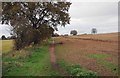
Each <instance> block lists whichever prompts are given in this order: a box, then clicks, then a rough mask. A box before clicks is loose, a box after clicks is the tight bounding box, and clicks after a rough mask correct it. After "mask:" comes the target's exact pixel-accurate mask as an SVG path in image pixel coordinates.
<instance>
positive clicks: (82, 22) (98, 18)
mask: <svg viewBox="0 0 120 78" xmlns="http://www.w3.org/2000/svg"><path fill="white" fill-rule="evenodd" d="M69 11H70V16H71V22H70V23H71V24H70V25H67V26H66V27H59V28H58V30H59V31H57V33H59V34H69V33H70V31H71V30H72V29H75V30H77V31H78V33H79V34H82V33H91V29H92V28H96V29H97V30H98V33H110V32H117V31H118V3H117V2H73V3H72V5H71V8H70V10H69Z"/></svg>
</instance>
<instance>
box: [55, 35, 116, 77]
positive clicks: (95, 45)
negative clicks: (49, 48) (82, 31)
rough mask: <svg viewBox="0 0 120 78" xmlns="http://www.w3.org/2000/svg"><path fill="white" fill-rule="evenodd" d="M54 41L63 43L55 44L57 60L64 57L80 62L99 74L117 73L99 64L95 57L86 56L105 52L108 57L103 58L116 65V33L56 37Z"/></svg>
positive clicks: (71, 61) (68, 60) (75, 62)
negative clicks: (60, 44)
mask: <svg viewBox="0 0 120 78" xmlns="http://www.w3.org/2000/svg"><path fill="white" fill-rule="evenodd" d="M100 36H101V37H100ZM83 37H84V39H83ZM81 38H82V39H81ZM94 39H95V40H94ZM96 39H97V40H96ZM101 40H102V41H101ZM55 42H62V43H63V45H62V46H56V48H55V52H56V58H57V60H61V59H64V60H65V61H66V62H68V63H72V64H80V65H81V66H82V67H84V68H87V69H89V70H92V71H95V72H97V73H98V74H99V75H100V76H116V75H117V74H116V73H113V72H112V71H111V70H110V69H108V68H106V67H105V66H103V65H101V64H99V63H98V62H97V61H98V60H96V59H95V58H90V57H88V56H87V55H89V54H107V55H110V57H108V58H105V59H104V60H105V61H108V62H111V63H113V64H115V65H118V35H117V33H116V34H115V33H114V34H113V33H112V34H108V36H107V34H103V35H98V37H97V35H92V39H91V35H85V36H84V35H83V36H68V37H57V38H55Z"/></svg>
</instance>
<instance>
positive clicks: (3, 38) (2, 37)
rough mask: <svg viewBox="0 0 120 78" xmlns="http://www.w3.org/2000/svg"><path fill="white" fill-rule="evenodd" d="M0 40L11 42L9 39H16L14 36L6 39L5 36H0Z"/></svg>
mask: <svg viewBox="0 0 120 78" xmlns="http://www.w3.org/2000/svg"><path fill="white" fill-rule="evenodd" d="M0 39H1V40H11V39H16V37H15V36H8V37H6V36H5V35H2V36H1V38H0Z"/></svg>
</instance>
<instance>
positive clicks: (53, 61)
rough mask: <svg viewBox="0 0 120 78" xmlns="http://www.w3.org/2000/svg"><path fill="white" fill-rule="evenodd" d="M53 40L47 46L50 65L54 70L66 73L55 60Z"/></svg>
mask: <svg viewBox="0 0 120 78" xmlns="http://www.w3.org/2000/svg"><path fill="white" fill-rule="evenodd" d="M55 44H56V43H55V41H54V39H53V41H52V43H51V44H50V47H49V54H50V62H51V65H52V69H53V70H55V71H56V72H59V74H60V75H64V76H65V75H67V73H66V72H65V70H64V69H62V68H61V67H60V66H59V64H58V63H57V61H56V56H55Z"/></svg>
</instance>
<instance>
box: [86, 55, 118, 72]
mask: <svg viewBox="0 0 120 78" xmlns="http://www.w3.org/2000/svg"><path fill="white" fill-rule="evenodd" d="M88 57H90V58H94V59H96V60H97V63H98V64H100V65H102V66H104V67H106V68H108V69H110V70H111V71H112V72H114V73H118V65H115V64H113V63H111V62H109V61H106V60H105V59H106V58H108V57H110V55H108V54H90V55H88Z"/></svg>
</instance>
